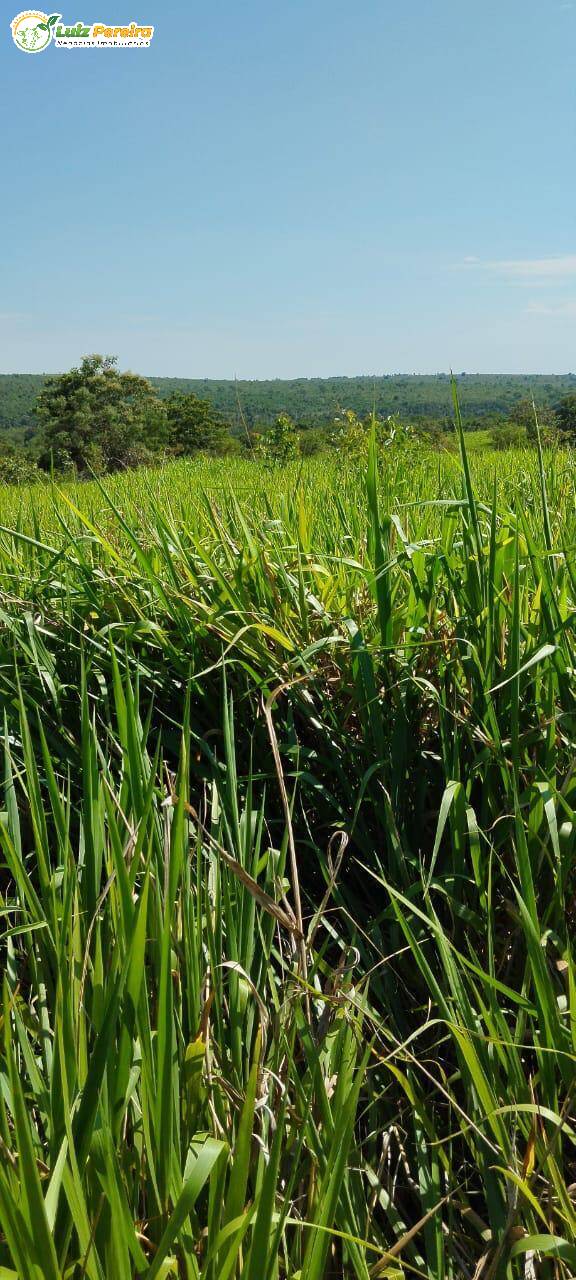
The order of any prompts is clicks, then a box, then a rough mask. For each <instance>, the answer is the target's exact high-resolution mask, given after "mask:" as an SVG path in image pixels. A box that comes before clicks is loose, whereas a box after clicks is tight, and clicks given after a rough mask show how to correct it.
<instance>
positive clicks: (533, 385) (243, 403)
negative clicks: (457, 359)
mask: <svg viewBox="0 0 576 1280" xmlns="http://www.w3.org/2000/svg"><path fill="white" fill-rule="evenodd" d="M149 381H150V383H151V385H152V386H153V387H154V388H155V390H156V392H157V393H158V396H159V397H160V399H161V400H171V399H173V398H174V396H176V395H178V394H182V395H186V396H187V395H195V396H197V397H198V399H200V400H209V401H210V402H211V404H213V406H214V408H215V409H217V410H218V412H219V413H220V414H221V415H222V417H223V418H224V419H225V420H226V421H227V422H229V423H230V424H231V426H232V429H233V431H234V433H236V434H238V435H242V434H243V432H244V425H243V424H244V423H246V425H247V426H248V427H249V428H251V429H252V428H253V429H255V430H259V429H260V428H261V427H262V428H265V427H270V426H272V424H273V423H274V422H275V421H276V419H277V418H278V416H279V415H280V414H288V416H289V417H290V418H292V420H293V421H294V422H296V423H297V424H298V426H299V428H300V429H301V430H308V429H310V428H322V427H324V426H325V425H326V423H328V422H330V421H332V419H333V418H334V417H335V415H336V414H337V413H338V410H339V408H340V406H342V405H346V406H348V407H349V408H351V409H353V410H354V412H355V413H356V414H357V415H358V417H360V418H362V417H364V416H366V415H367V414H369V413H372V411H373V410H375V411H376V413H377V414H378V416H379V417H387V416H388V415H389V414H395V415H397V416H399V417H401V418H404V419H407V420H409V421H418V420H420V419H427V420H433V419H437V420H441V419H442V418H444V417H445V416H446V414H447V413H450V411H451V410H450V405H451V397H450V383H449V378H448V376H447V375H446V374H436V375H409V376H408V375H400V374H389V375H386V376H373V377H371V376H363V377H351V378H341V377H338V378H336V377H334V378H293V379H268V380H266V379H264V380H258V381H249V380H246V379H243V380H239V381H237V382H236V381H233V380H231V379H228V380H226V379H219V380H218V379H191V378H150V379H149ZM458 382H459V384H460V387H461V391H462V399H463V403H464V404H465V407H466V425H467V426H474V425H475V424H476V423H480V424H481V425H482V426H484V427H489V426H490V421H491V419H497V418H506V417H507V415H508V414H509V413H510V411H511V409H512V408H513V407H514V405H515V404H516V403H517V402H518V401H519V400H521V399H523V398H528V399H529V400H531V399H532V396H533V397H534V399H535V400H536V404H537V405H539V406H540V405H541V406H545V405H553V404H556V403H557V402H558V401H559V400H560V399H561V398H562V397H563V396H565V395H568V394H569V393H571V392H576V375H575V374H566V375H562V376H560V375H557V376H551V375H533V376H529V375H520V374H510V375H508V374H497V375H491V374H469V373H466V374H465V373H460V374H458ZM45 383H46V377H45V375H42V374H0V434H1V435H2V437H3V438H7V439H9V440H10V442H11V443H22V444H26V445H30V446H33V441H34V437H35V435H36V434H37V433H38V419H37V416H36V414H35V411H34V410H35V403H36V399H37V397H38V395H39V394H40V392H41V391H42V388H43V386H44V385H45Z"/></svg>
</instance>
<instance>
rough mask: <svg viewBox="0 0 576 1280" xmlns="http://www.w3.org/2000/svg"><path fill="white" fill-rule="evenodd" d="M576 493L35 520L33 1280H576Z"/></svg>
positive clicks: (529, 485)
mask: <svg viewBox="0 0 576 1280" xmlns="http://www.w3.org/2000/svg"><path fill="white" fill-rule="evenodd" d="M460 442H461V446H463V444H464V437H463V436H461V437H460ZM575 476H576V470H575V462H574V457H573V454H572V452H571V451H570V450H569V449H564V450H559V451H550V452H545V454H544V455H543V456H542V455H539V453H538V451H537V450H536V449H526V450H520V451H518V450H516V451H514V450H512V451H510V452H508V453H506V454H502V455H498V454H495V453H487V452H477V453H474V454H473V455H472V456H471V457H470V459H468V458H467V455H466V453H465V452H463V453H462V456H461V457H460V458H459V457H458V456H452V455H439V454H433V453H431V452H430V453H429V452H427V451H426V450H425V449H424V448H423V447H422V446H421V445H420V444H418V445H416V446H411V445H403V446H402V447H395V446H392V447H390V448H388V449H386V450H379V449H378V447H377V444H376V440H375V438H374V437H373V438H372V441H371V444H370V446H369V448H368V452H367V453H366V454H365V455H364V456H361V457H359V458H357V459H347V460H346V459H341V458H335V457H334V456H327V457H322V458H319V459H313V460H311V461H301V460H297V461H295V462H292V463H289V464H288V465H287V466H275V467H270V466H266V465H263V464H261V463H258V462H255V461H252V460H245V459H235V460H233V461H227V460H225V459H213V460H206V459H199V460H197V461H194V462H190V461H186V460H183V461H180V462H174V463H171V464H169V465H167V466H166V467H164V468H163V469H160V470H157V471H145V470H140V471H137V472H131V473H127V474H123V475H115V476H111V477H107V478H106V479H105V480H104V481H103V482H101V483H100V482H93V483H84V484H77V483H76V484H73V483H66V484H62V485H59V486H57V487H51V486H50V485H49V484H45V485H44V486H43V487H35V488H32V489H28V490H27V489H20V490H11V491H6V494H5V500H4V506H3V515H2V528H1V530H0V591H1V614H0V623H1V633H0V644H1V649H0V701H1V704H2V711H3V714H4V716H5V727H6V733H5V747H4V762H3V776H4V802H3V811H2V814H1V815H0V848H1V859H2V868H1V879H0V886H1V893H2V903H1V907H2V915H3V920H4V925H3V934H2V948H3V966H4V974H5V983H4V1016H3V1034H2V1040H1V1046H0V1078H1V1081H2V1090H1V1093H0V1147H1V1151H2V1161H1V1164H0V1272H1V1274H2V1275H3V1276H5V1277H7V1280H8V1278H10V1277H15V1276H21V1277H27V1278H28V1277H29V1278H30V1280H32V1277H34V1280H36V1277H40V1276H42V1277H44V1276H46V1277H49V1280H61V1278H63V1277H70V1278H71V1280H79V1278H80V1277H89V1280H104V1278H106V1280H108V1278H109V1277H115V1278H116V1277H118V1280H124V1277H131V1276H143V1277H147V1278H148V1280H154V1278H156V1277H170V1276H179V1277H186V1280H199V1278H200V1277H201V1278H202V1280H226V1277H229V1278H230V1280H233V1278H234V1277H237V1278H240V1277H242V1280H343V1278H344V1280H352V1278H354V1280H377V1278H380V1280H383V1278H384V1277H387V1278H388V1280H403V1277H406V1280H409V1278H410V1280H411V1278H412V1277H414V1276H421V1277H422V1276H423V1277H428V1280H462V1277H469V1278H470V1280H471V1278H472V1277H475V1280H500V1277H503V1278H505V1280H520V1278H521V1277H522V1278H523V1280H526V1278H527V1277H528V1276H536V1275H537V1276H538V1277H539V1280H540V1278H543V1280H560V1278H565V1280H568V1277H570V1276H572V1275H574V1274H575V1273H576V1203H575V1201H574V1183H575V1182H576V1159H575V1155H574V1150H575V1146H574V1144H575V1140H576V1136H575V1135H576V1123H575V1118H574V1114H573V1112H574V1103H575V1099H574V1061H575V1052H576V1001H575V993H576V967H575V964H574V958H573V952H572V946H573V944H572V939H573V929H574V901H575V888H576V879H575V869H576V825H575V824H576V817H575V810H576V776H575V773H574V745H575V735H576V705H575V693H574V690H575V686H574V670H575V648H576V634H575V626H574V620H575V610H576V557H575V552H574V548H575V546H576V513H575V508H574V480H575Z"/></svg>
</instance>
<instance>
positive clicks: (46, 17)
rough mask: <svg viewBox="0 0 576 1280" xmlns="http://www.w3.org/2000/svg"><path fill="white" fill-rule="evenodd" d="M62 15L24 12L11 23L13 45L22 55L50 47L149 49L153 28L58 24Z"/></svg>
mask: <svg viewBox="0 0 576 1280" xmlns="http://www.w3.org/2000/svg"><path fill="white" fill-rule="evenodd" d="M61 18H62V14H61V13H51V14H48V13H41V12H40V11H39V10H38V9H27V10H26V12H25V13H19V14H18V15H17V17H16V18H13V20H12V22H11V23H10V26H11V29H12V37H13V40H14V44H16V45H17V46H18V48H19V49H21V50H22V53H42V52H43V51H44V49H47V48H48V45H49V44H52V43H53V44H54V45H55V46H56V48H57V49H142V48H148V47H149V46H150V42H151V40H152V36H153V35H154V27H151V26H146V25H144V26H141V25H140V24H139V23H137V22H129V23H125V24H124V25H122V26H114V24H113V23H112V24H108V23H106V22H92V23H88V24H86V23H84V22H76V23H74V24H72V25H70V26H68V25H67V24H66V23H63V22H62V21H61Z"/></svg>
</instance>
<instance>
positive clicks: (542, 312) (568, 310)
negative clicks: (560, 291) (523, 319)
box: [526, 298, 576, 320]
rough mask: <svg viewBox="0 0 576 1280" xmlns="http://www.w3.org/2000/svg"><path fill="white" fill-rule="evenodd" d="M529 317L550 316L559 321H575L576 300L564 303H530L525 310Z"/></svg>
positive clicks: (572, 299)
mask: <svg viewBox="0 0 576 1280" xmlns="http://www.w3.org/2000/svg"><path fill="white" fill-rule="evenodd" d="M526 311H527V314H528V315H529V316H552V317H554V318H556V319H560V320H571V319H576V298H571V299H570V300H569V301H566V302H559V303H547V302H530V303H529V304H528V306H527V308H526Z"/></svg>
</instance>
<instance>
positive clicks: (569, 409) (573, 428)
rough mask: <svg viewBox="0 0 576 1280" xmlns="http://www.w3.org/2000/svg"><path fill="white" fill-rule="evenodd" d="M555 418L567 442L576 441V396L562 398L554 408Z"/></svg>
mask: <svg viewBox="0 0 576 1280" xmlns="http://www.w3.org/2000/svg"><path fill="white" fill-rule="evenodd" d="M556 417H557V419H558V426H559V427H560V430H561V431H563V432H564V434H565V435H566V436H568V439H569V440H574V441H576V395H569V396H564V399H563V400H561V401H560V403H559V404H558V405H557V406H556Z"/></svg>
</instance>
